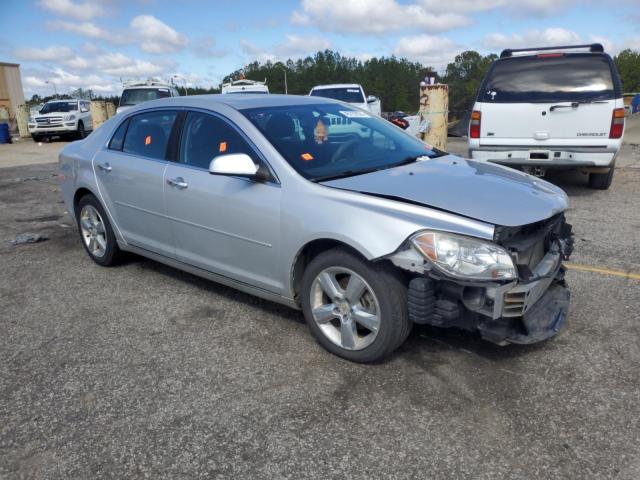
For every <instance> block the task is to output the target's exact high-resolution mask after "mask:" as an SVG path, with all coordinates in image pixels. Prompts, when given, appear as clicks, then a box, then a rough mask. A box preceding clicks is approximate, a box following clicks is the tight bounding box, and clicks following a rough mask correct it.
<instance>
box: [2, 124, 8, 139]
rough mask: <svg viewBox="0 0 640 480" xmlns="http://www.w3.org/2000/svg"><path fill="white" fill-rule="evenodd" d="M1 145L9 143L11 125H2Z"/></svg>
mask: <svg viewBox="0 0 640 480" xmlns="http://www.w3.org/2000/svg"><path fill="white" fill-rule="evenodd" d="M0 143H9V124H8V123H0Z"/></svg>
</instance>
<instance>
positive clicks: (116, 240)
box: [59, 95, 572, 362]
mask: <svg viewBox="0 0 640 480" xmlns="http://www.w3.org/2000/svg"><path fill="white" fill-rule="evenodd" d="M59 170H60V178H61V182H62V191H63V195H64V200H65V203H66V205H67V208H68V210H69V212H71V214H72V215H73V216H74V218H75V219H76V221H77V224H78V227H79V228H78V229H79V232H80V236H81V239H82V243H83V245H84V247H85V249H86V251H87V253H88V254H89V256H90V257H91V258H92V259H93V260H94V261H95V262H96V263H98V264H100V265H104V266H109V265H114V264H116V263H117V262H118V261H119V260H121V258H122V252H123V251H129V252H134V253H137V254H140V255H143V256H145V257H148V258H151V259H153V260H156V261H159V262H162V263H165V264H168V265H171V266H174V267H176V268H179V269H182V270H185V271H188V272H191V273H194V274H196V275H200V276H202V277H206V278H209V279H211V280H213V281H216V282H219V283H222V284H225V285H229V286H232V287H235V288H237V289H240V290H243V291H245V292H249V293H252V294H254V295H257V296H260V297H263V298H266V299H269V300H272V301H276V302H280V303H283V304H286V305H289V306H290V307H293V308H298V309H302V311H303V313H304V317H305V319H306V321H307V323H308V325H309V327H310V329H311V332H312V333H313V334H314V336H315V337H316V338H317V340H318V342H319V343H320V344H321V345H322V346H323V347H324V348H326V349H327V350H329V351H331V352H333V353H335V354H337V355H340V356H342V357H344V358H347V359H350V360H353V361H358V362H371V361H376V360H379V359H381V358H383V357H384V356H386V355H388V354H389V353H391V352H392V351H393V350H394V349H396V348H397V347H398V346H399V345H400V344H401V343H402V342H403V341H404V340H405V339H406V337H407V335H408V334H409V331H410V329H411V326H412V325H413V324H414V323H418V324H429V325H435V326H439V327H456V328H464V329H468V330H472V331H477V332H479V333H480V335H482V336H483V337H484V338H486V339H487V340H490V341H492V342H495V343H498V344H505V343H532V342H537V341H541V340H544V339H547V338H550V337H552V336H553V335H555V334H556V333H557V332H559V331H560V330H561V328H562V326H563V325H564V323H565V319H566V314H567V310H568V305H569V292H568V290H567V287H566V284H565V282H564V278H563V276H564V269H563V267H562V260H563V259H566V258H568V256H569V255H570V253H571V246H572V236H571V227H570V225H568V224H567V223H566V222H565V220H564V215H563V211H564V210H565V209H566V208H567V197H566V195H565V194H564V192H562V190H560V189H558V188H557V187H555V186H553V185H551V184H549V183H547V182H545V181H543V180H540V179H536V178H534V177H531V176H528V175H525V174H523V173H520V172H517V171H515V170H511V169H508V168H506V167H501V166H498V165H492V164H487V163H481V162H474V161H469V160H464V159H462V158H458V157H455V156H452V155H449V154H447V153H445V152H442V151H439V150H437V149H435V148H431V147H430V146H428V145H425V144H424V143H422V142H420V141H419V140H417V139H416V138H413V137H411V136H409V135H407V134H406V133H405V132H403V131H402V130H401V129H399V128H397V127H396V126H394V125H392V124H390V123H388V122H386V121H385V120H383V119H381V118H378V117H374V116H371V115H370V114H369V113H367V112H364V111H362V110H360V109H358V108H356V107H353V106H350V105H348V104H344V103H341V102H336V101H333V100H328V99H321V98H316V97H297V96H279V95H269V96H267V95H237V96H236V95H223V96H216V95H214V96H195V97H178V98H170V99H163V100H157V101H151V102H148V103H144V104H141V105H139V106H137V107H134V108H132V109H131V110H128V111H127V112H126V113H123V114H119V115H117V116H116V117H114V118H112V119H110V120H109V121H107V122H106V123H104V124H103V125H102V126H101V127H100V128H98V129H97V130H96V131H95V132H93V133H92V134H91V135H90V136H89V137H88V138H87V139H85V140H83V141H80V142H74V143H72V144H69V145H67V146H66V147H65V148H64V150H63V151H62V153H61V154H60V158H59Z"/></svg>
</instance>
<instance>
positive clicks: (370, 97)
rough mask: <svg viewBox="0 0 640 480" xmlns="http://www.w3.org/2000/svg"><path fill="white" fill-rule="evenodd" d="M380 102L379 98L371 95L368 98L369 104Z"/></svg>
mask: <svg viewBox="0 0 640 480" xmlns="http://www.w3.org/2000/svg"><path fill="white" fill-rule="evenodd" d="M377 101H378V97H376V96H375V95H369V96H368V97H367V103H376V102H377Z"/></svg>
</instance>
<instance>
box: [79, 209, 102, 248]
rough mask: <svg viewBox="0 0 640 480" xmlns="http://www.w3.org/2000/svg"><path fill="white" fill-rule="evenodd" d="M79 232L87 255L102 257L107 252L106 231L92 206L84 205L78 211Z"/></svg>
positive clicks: (99, 216) (98, 214)
mask: <svg viewBox="0 0 640 480" xmlns="http://www.w3.org/2000/svg"><path fill="white" fill-rule="evenodd" d="M80 231H81V232H82V239H83V240H84V244H85V245H86V247H87V250H89V253H91V255H93V256H94V257H98V258H101V257H103V256H104V254H105V253H106V252H107V231H106V229H105V226H104V221H103V220H102V216H101V215H100V213H98V210H96V209H95V207H93V206H92V205H85V206H84V207H82V210H81V211H80Z"/></svg>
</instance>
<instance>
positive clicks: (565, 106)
mask: <svg viewBox="0 0 640 480" xmlns="http://www.w3.org/2000/svg"><path fill="white" fill-rule="evenodd" d="M585 103H607V101H606V100H580V101H578V102H571V103H570V104H569V105H553V106H552V107H551V108H549V111H550V112H553V111H554V110H555V109H556V108H578V107H579V106H580V105H583V104H585Z"/></svg>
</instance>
